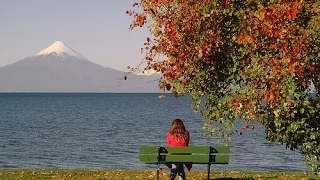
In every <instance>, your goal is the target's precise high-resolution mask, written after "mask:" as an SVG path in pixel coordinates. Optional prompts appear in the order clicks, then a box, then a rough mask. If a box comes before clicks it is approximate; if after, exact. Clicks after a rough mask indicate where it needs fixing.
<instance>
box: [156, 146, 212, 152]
mask: <svg viewBox="0 0 320 180" xmlns="http://www.w3.org/2000/svg"><path fill="white" fill-rule="evenodd" d="M163 150H165V151H162V152H170V153H199V154H208V153H209V152H210V147H209V146H185V147H168V146H167V147H164V149H163Z"/></svg>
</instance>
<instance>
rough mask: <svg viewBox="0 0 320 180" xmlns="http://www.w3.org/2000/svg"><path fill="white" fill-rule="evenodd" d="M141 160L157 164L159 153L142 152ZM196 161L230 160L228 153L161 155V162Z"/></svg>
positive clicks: (217, 161)
mask: <svg viewBox="0 0 320 180" xmlns="http://www.w3.org/2000/svg"><path fill="white" fill-rule="evenodd" d="M139 158H140V162H142V163H146V164H156V163H157V162H158V159H157V155H156V154H153V155H150V154H149V155H146V154H142V155H140V156H139ZM165 162H168V163H174V162H176V163H187V162H188V163H195V164H208V163H210V164H227V163H228V162H229V156H228V155H213V156H211V157H210V156H208V155H166V156H160V163H161V164H163V163H165Z"/></svg>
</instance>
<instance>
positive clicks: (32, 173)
mask: <svg viewBox="0 0 320 180" xmlns="http://www.w3.org/2000/svg"><path fill="white" fill-rule="evenodd" d="M186 174H187V179H188V180H202V179H206V177H207V173H206V172H205V171H191V172H187V173H186ZM168 176H169V170H162V171H160V179H161V180H168V179H169V178H168ZM210 176H211V178H210V179H215V180H228V179H230V180H252V179H261V180H264V179H266V180H272V179H283V180H295V179H296V180H303V179H305V180H307V179H309V180H312V179H320V176H319V175H312V174H310V173H303V172H247V171H212V172H211V175H210ZM0 179H1V180H2V179H5V180H7V179H8V180H10V179H25V180H32V179H39V180H45V179H59V180H60V179H65V180H72V179H74V180H90V179H92V180H95V179H96V180H103V179H105V180H151V179H152V180H155V179H156V170H154V171H152V170H87V169H85V170H80V169H79V170H50V169H19V170H7V169H5V170H0ZM176 179H178V178H176Z"/></svg>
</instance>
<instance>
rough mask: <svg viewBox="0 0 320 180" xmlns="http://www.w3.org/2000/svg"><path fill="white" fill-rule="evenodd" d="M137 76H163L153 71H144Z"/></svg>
mask: <svg viewBox="0 0 320 180" xmlns="http://www.w3.org/2000/svg"><path fill="white" fill-rule="evenodd" d="M136 74H137V75H142V76H151V75H156V74H161V73H160V72H157V71H155V70H153V69H150V70H143V71H142V72H137V73H136Z"/></svg>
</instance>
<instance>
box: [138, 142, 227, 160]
mask: <svg viewBox="0 0 320 180" xmlns="http://www.w3.org/2000/svg"><path fill="white" fill-rule="evenodd" d="M229 153H230V148H229V147H227V146H187V147H168V146H165V147H161V146H142V147H140V153H139V158H140V162H141V163H146V164H157V163H160V164H164V163H166V162H167V163H173V162H175V163H179V162H180V163H194V164H227V163H228V162H229V159H230V156H229ZM158 157H159V160H158Z"/></svg>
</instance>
